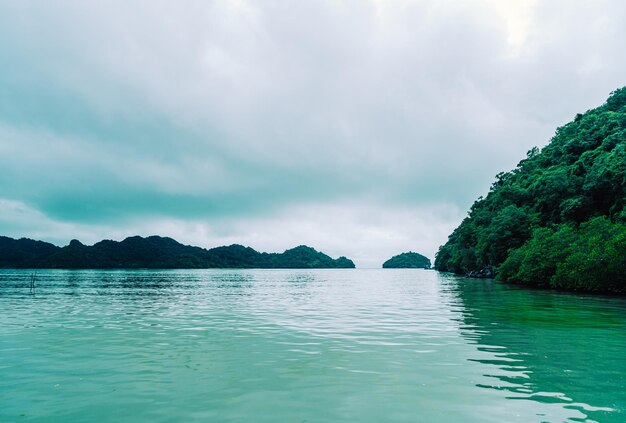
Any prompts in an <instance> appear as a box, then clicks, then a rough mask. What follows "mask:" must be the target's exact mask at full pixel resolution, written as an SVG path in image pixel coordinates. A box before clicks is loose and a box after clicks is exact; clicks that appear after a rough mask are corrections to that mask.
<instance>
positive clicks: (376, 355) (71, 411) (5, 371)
mask: <svg viewBox="0 0 626 423" xmlns="http://www.w3.org/2000/svg"><path fill="white" fill-rule="evenodd" d="M32 273H33V271H29V270H1V271H0V375H1V377H0V421H2V422H21V421H35V422H93V421H99V422H119V421H151V422H175V421H215V422H222V421H223V422H240V421H247V422H252V421H254V422H357V421H358V422H383V421H384V422H418V421H423V422H461V421H462V422H503V421H507V422H543V421H548V422H561V421H573V422H577V421H598V422H623V421H626V299H624V298H619V297H601V296H593V295H575V294H565V293H559V292H551V291H542V290H530V289H524V288H521V287H517V286H511V285H506V284H501V283H497V282H494V281H492V280H477V279H466V278H461V277H456V276H452V275H448V274H442V273H437V272H434V271H427V270H410V269H406V270H405V269H398V270H390V269H385V270H382V269H356V270H353V269H345V270H163V271H155V270H128V271H100V270H98V271H96V270H90V271H88V270H84V271H69V270H40V271H38V272H37V276H36V280H35V286H34V289H33V290H32V292H31V289H30V281H31V275H32Z"/></svg>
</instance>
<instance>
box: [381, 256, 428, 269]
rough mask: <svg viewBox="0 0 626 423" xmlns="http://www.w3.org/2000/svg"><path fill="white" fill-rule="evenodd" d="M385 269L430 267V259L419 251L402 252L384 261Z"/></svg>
mask: <svg viewBox="0 0 626 423" xmlns="http://www.w3.org/2000/svg"><path fill="white" fill-rule="evenodd" d="M383 269H430V260H429V259H428V257H424V256H423V255H421V254H418V253H413V252H408V253H402V254H398V255H397V256H393V257H391V258H390V259H389V260H387V261H386V262H384V263H383Z"/></svg>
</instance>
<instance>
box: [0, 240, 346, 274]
mask: <svg viewBox="0 0 626 423" xmlns="http://www.w3.org/2000/svg"><path fill="white" fill-rule="evenodd" d="M0 267H3V268H53V269H137V268H148V269H205V268H238V269H247V268H262V269H296V268H306V269H312V268H353V267H354V263H353V262H352V260H349V259H347V258H345V257H340V258H338V259H332V258H331V257H329V256H327V255H326V254H324V253H322V252H319V251H316V250H315V249H313V248H311V247H307V246H299V247H296V248H292V249H290V250H287V251H285V252H284V253H260V252H258V251H256V250H254V249H252V248H250V247H244V246H242V245H236V244H234V245H230V246H226V247H217V248H212V249H210V250H205V249H204V248H200V247H192V246H189V245H183V244H180V243H179V242H177V241H175V240H173V239H171V238H164V237H159V236H150V237H147V238H142V237H139V236H133V237H130V238H126V239H125V240H123V241H121V242H117V241H110V240H104V241H100V242H98V243H96V244H94V245H92V246H87V245H84V244H82V243H81V242H80V241H77V240H72V241H71V242H70V243H69V245H67V246H65V247H57V246H56V245H53V244H49V243H46V242H42V241H33V240H30V239H25V238H22V239H19V240H16V239H12V238H8V237H0Z"/></svg>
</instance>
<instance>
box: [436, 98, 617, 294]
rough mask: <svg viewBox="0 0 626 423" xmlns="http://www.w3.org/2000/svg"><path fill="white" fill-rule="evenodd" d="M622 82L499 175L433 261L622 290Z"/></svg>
mask: <svg viewBox="0 0 626 423" xmlns="http://www.w3.org/2000/svg"><path fill="white" fill-rule="evenodd" d="M625 204H626V88H621V89H619V90H616V91H614V92H613V93H611V96H610V97H609V99H608V100H607V101H606V103H605V104H603V105H602V106H600V107H598V108H596V109H593V110H589V111H587V112H586V113H584V114H578V115H576V117H575V119H574V120H573V121H572V122H570V123H568V124H566V125H565V126H563V127H561V128H558V129H557V131H556V134H555V135H554V137H553V138H552V140H551V141H550V143H549V144H548V145H547V146H546V147H545V148H543V149H542V150H541V151H540V150H539V149H537V148H533V149H532V150H531V151H529V152H528V155H527V157H526V158H525V159H524V160H522V161H521V162H520V163H519V164H518V166H517V168H516V169H514V170H512V171H510V172H506V173H500V174H498V175H496V181H495V182H494V183H493V185H492V186H491V189H490V191H489V193H488V194H487V196H486V197H485V198H482V197H481V198H479V199H478V200H477V201H476V202H475V203H474V204H473V205H472V207H471V209H470V211H469V214H468V216H467V217H466V218H465V219H464V220H463V222H462V223H461V224H460V226H459V227H457V228H456V229H455V230H454V232H453V233H452V234H451V235H450V236H449V238H448V242H447V243H446V244H445V245H443V246H442V247H440V249H439V251H438V253H437V255H436V259H435V268H436V269H438V270H442V271H449V272H454V273H460V274H467V275H470V276H493V275H497V277H498V278H499V279H501V280H506V281H510V282H518V283H523V284H528V285H533V286H539V287H551V288H559V289H568V290H581V291H594V292H621V293H623V292H626V209H625V208H624V206H625Z"/></svg>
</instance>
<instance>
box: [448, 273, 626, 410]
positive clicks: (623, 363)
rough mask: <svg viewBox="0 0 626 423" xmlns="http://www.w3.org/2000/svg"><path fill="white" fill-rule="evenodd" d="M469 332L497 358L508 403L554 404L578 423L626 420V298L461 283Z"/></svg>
mask: <svg viewBox="0 0 626 423" xmlns="http://www.w3.org/2000/svg"><path fill="white" fill-rule="evenodd" d="M453 286H454V292H456V294H457V295H458V296H459V298H460V299H461V300H462V302H463V305H464V311H463V313H462V314H463V322H464V325H463V326H462V331H461V333H462V334H463V336H464V337H465V338H466V339H468V341H470V342H472V343H475V344H476V347H477V350H478V351H481V352H485V353H487V356H488V357H491V358H477V359H473V358H470V360H474V361H477V362H480V363H483V364H486V365H489V366H493V367H495V368H496V369H495V370H496V371H494V372H493V373H492V374H486V375H487V376H489V377H490V378H491V382H490V383H486V384H477V386H480V387H483V388H489V389H497V390H502V391H506V392H508V393H509V394H508V395H507V399H511V400H532V401H537V402H539V403H542V404H554V405H556V406H559V407H561V406H562V407H563V408H565V409H569V410H572V411H574V412H576V415H575V416H572V417H571V420H572V421H590V420H589V419H593V420H596V421H601V422H604V421H616V422H618V421H620V422H621V421H624V419H625V418H626V416H625V415H624V414H625V411H626V410H624V407H625V406H626V390H625V389H624V388H625V387H626V376H625V375H626V358H625V355H624V353H625V346H626V300H625V299H622V298H607V297H599V296H589V295H573V294H566V293H554V292H549V291H542V290H529V289H524V288H521V287H516V286H508V285H502V284H497V283H494V282H493V281H490V280H483V281H478V280H471V279H467V280H461V279H459V278H455V280H454V282H453Z"/></svg>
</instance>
